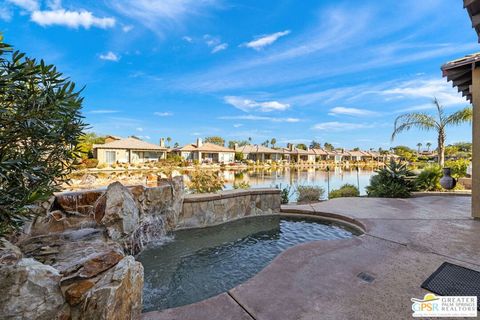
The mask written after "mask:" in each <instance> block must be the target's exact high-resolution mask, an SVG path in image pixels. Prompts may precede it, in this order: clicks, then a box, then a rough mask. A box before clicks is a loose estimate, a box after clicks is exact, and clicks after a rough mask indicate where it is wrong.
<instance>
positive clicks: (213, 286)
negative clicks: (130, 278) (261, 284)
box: [137, 216, 358, 312]
mask: <svg viewBox="0 0 480 320" xmlns="http://www.w3.org/2000/svg"><path fill="white" fill-rule="evenodd" d="M357 234H358V232H357V231H356V230H355V229H352V228H349V227H347V226H345V225H341V224H337V223H332V222H326V221H321V220H317V219H307V218H303V217H302V218H300V217H285V216H261V217H260V216H257V217H251V218H246V219H241V220H237V221H233V222H229V223H225V224H222V225H219V226H214V227H207V228H201V229H190V230H180V231H176V232H173V233H172V234H171V235H170V237H171V238H172V240H171V241H167V242H164V243H163V244H162V245H157V246H151V247H148V248H146V249H145V250H144V251H143V252H142V253H141V254H140V255H139V256H138V257H137V259H138V260H139V261H140V262H142V264H143V267H144V270H145V284H144V292H143V294H144V295H143V299H144V312H145V311H152V310H162V309H167V308H173V307H178V306H182V305H186V304H190V303H193V302H197V301H200V300H204V299H207V298H209V297H212V296H215V295H217V294H219V293H222V292H225V291H228V290H229V289H232V288H233V287H235V286H237V285H238V284H240V283H242V282H245V281H246V280H248V279H249V278H251V277H252V276H254V275H255V274H256V273H258V272H259V271H260V270H262V269H263V268H264V267H265V266H266V265H267V264H268V263H269V262H270V261H272V260H273V259H274V258H275V257H276V256H277V255H278V254H279V253H281V252H282V251H284V250H286V249H287V248H289V247H291V246H294V245H296V244H299V243H304V242H308V241H313V240H330V239H345V238H350V237H352V236H353V235H357Z"/></svg>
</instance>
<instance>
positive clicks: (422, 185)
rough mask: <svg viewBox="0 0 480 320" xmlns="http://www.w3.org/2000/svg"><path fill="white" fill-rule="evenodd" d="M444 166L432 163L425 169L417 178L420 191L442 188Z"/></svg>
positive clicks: (416, 181)
mask: <svg viewBox="0 0 480 320" xmlns="http://www.w3.org/2000/svg"><path fill="white" fill-rule="evenodd" d="M442 175H443V172H442V168H440V166H439V165H431V166H428V167H426V168H425V169H423V171H422V172H420V174H419V175H418V176H417V178H416V179H415V184H416V187H417V189H418V190H420V191H437V190H441V189H442V187H441V186H440V178H441V177H442Z"/></svg>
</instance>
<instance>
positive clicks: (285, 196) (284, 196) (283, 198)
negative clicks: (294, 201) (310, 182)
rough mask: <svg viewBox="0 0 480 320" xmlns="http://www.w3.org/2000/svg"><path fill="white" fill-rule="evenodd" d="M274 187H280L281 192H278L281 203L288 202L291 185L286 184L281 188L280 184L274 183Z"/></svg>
mask: <svg viewBox="0 0 480 320" xmlns="http://www.w3.org/2000/svg"><path fill="white" fill-rule="evenodd" d="M275 188H277V189H280V191H281V193H280V196H281V203H282V204H287V203H289V202H290V193H291V189H292V187H291V186H288V185H287V186H286V187H285V188H282V186H281V185H280V186H279V185H276V186H275Z"/></svg>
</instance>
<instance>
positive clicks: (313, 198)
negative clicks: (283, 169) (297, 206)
mask: <svg viewBox="0 0 480 320" xmlns="http://www.w3.org/2000/svg"><path fill="white" fill-rule="evenodd" d="M296 194H297V201H298V202H317V201H320V200H321V199H322V198H323V196H324V195H325V189H323V188H322V187H320V186H297V189H296Z"/></svg>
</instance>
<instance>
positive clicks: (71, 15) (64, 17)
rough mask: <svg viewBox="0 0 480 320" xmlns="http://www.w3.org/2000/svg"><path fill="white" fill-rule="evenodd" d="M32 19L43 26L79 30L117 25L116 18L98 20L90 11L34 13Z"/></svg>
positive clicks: (63, 10)
mask: <svg viewBox="0 0 480 320" xmlns="http://www.w3.org/2000/svg"><path fill="white" fill-rule="evenodd" d="M30 19H31V20H32V21H33V22H35V23H37V24H39V25H41V26H52V25H58V26H66V27H68V28H74V29H78V28H79V27H83V28H85V29H90V28H91V27H98V28H102V29H106V28H111V27H113V26H114V25H115V19H114V18H98V17H96V16H94V15H93V14H92V13H91V12H90V11H86V10H82V11H67V10H65V9H57V10H49V11H33V12H32V15H31V16H30Z"/></svg>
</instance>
